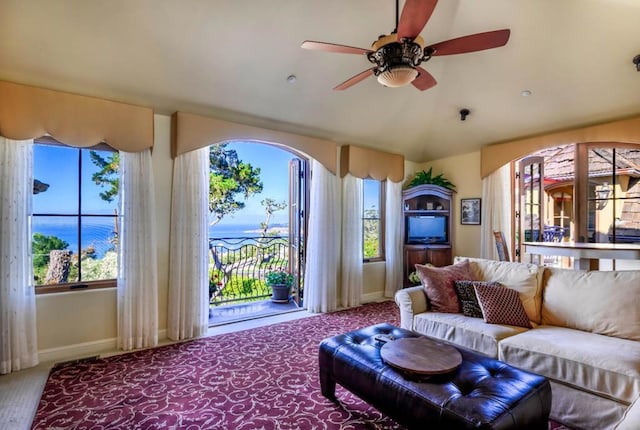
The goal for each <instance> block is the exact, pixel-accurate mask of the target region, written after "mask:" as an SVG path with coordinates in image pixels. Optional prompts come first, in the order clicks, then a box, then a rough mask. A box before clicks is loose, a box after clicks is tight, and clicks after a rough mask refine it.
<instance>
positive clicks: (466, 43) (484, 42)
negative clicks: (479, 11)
mask: <svg viewBox="0 0 640 430" xmlns="http://www.w3.org/2000/svg"><path fill="white" fill-rule="evenodd" d="M510 34H511V30H509V29H505V30H495V31H487V32H486V33H477V34H470V35H469V36H463V37H458V38H456V39H451V40H445V41H444V42H440V43H436V44H435V45H431V46H429V47H427V48H425V51H428V50H429V49H433V50H434V53H433V54H432V55H453V54H464V53H467V52H475V51H482V50H484V49H491V48H498V47H500V46H504V45H506V44H507V42H508V41H509V35H510Z"/></svg>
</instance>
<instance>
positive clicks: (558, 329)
mask: <svg viewBox="0 0 640 430" xmlns="http://www.w3.org/2000/svg"><path fill="white" fill-rule="evenodd" d="M464 259H465V258H464V257H456V262H461V261H462V260H464ZM468 260H469V262H470V265H471V269H472V271H473V272H474V275H475V278H476V279H477V280H484V281H497V282H500V283H501V284H502V285H504V286H506V287H509V288H512V289H515V290H517V291H518V293H519V297H520V300H521V301H522V304H523V306H524V309H525V311H526V313H527V316H528V318H529V320H530V321H531V324H532V326H533V328H531V329H528V328H523V327H515V326H509V325H499V324H488V323H486V322H484V320H483V319H482V318H472V317H468V316H464V315H463V314H462V313H441V312H432V311H430V310H429V304H428V300H427V296H426V293H425V289H424V288H423V287H422V286H417V287H410V288H406V289H403V290H400V291H398V293H397V294H396V297H395V300H396V303H397V304H398V306H399V308H400V319H401V326H402V327H403V328H405V329H409V330H413V331H416V332H418V333H421V334H424V335H427V336H431V337H436V338H439V339H443V340H446V341H449V342H452V343H454V344H457V345H460V346H463V347H466V348H470V349H473V350H476V351H479V352H482V353H484V354H486V355H489V356H491V357H495V358H498V359H500V360H502V361H505V362H507V363H509V364H511V365H514V366H517V367H520V368H522V369H526V370H530V371H533V372H536V373H539V374H542V375H545V376H546V377H548V378H549V380H550V381H551V386H552V392H553V404H552V410H551V417H552V418H553V419H555V420H557V421H559V422H562V423H564V424H566V425H568V426H570V427H572V428H575V429H594V430H606V429H612V428H614V427H615V426H616V423H617V422H619V421H620V420H621V419H622V418H623V415H624V414H625V411H626V410H627V408H628V407H629V405H630V404H631V403H632V402H634V400H635V399H637V398H638V397H639V396H640V271H626V272H623V271H619V272H597V271H593V272H587V271H577V270H567V269H556V268H544V267H539V266H536V265H533V264H526V263H512V262H500V261H493V260H483V259H475V258H469V259H468ZM637 415H638V414H636V417H637ZM628 421H629V418H627V423H626V424H627V425H629V422H628ZM634 425H635V424H634V423H632V424H631V427H629V428H633V426H634ZM620 428H622V427H620ZM625 428H627V427H625ZM637 428H638V429H640V423H638V427H637Z"/></svg>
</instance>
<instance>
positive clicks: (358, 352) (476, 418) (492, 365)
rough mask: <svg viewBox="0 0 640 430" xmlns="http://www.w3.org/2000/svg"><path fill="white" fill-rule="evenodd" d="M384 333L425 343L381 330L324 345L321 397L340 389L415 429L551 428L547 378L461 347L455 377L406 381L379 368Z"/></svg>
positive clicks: (360, 332)
mask: <svg viewBox="0 0 640 430" xmlns="http://www.w3.org/2000/svg"><path fill="white" fill-rule="evenodd" d="M380 334H384V335H390V336H393V337H394V338H401V337H419V336H420V335H418V334H415V333H413V332H410V331H408V330H404V329H401V328H397V327H394V326H392V325H390V324H378V325H374V326H371V327H367V328H363V329H360V330H355V331H352V332H349V333H346V334H342V335H339V336H334V337H331V338H328V339H325V340H323V341H322V343H321V344H320V353H319V354H320V355H319V360H320V382H321V387H322V394H323V395H325V396H326V397H328V398H330V399H333V400H335V384H336V383H339V384H340V385H342V386H343V387H344V388H346V389H348V390H349V391H351V392H353V393H354V394H356V395H358V396H359V397H360V398H362V399H363V400H365V401H367V402H368V403H370V404H371V405H373V406H375V407H376V408H378V409H379V410H380V411H381V412H383V413H385V414H387V415H389V416H390V417H392V418H394V419H395V420H396V421H398V422H399V423H401V424H403V425H405V426H407V427H408V428H410V429H413V428H416V429H417V428H421V429H426V428H428V429H447V430H449V429H520V430H527V429H531V430H533V429H540V430H543V429H544V430H546V429H547V426H548V419H549V411H550V408H551V388H550V385H549V381H547V379H546V378H544V377H543V376H540V375H536V374H533V373H529V372H525V371H522V370H519V369H516V368H515V367H512V366H510V365H508V364H506V363H503V362H500V361H498V360H495V359H493V358H489V357H487V356H484V355H481V354H478V353H476V352H473V351H469V350H466V349H462V348H459V347H458V350H459V351H460V353H461V354H462V359H463V361H462V365H461V366H460V368H458V369H457V370H456V371H455V372H452V373H450V374H447V375H440V376H437V377H432V378H430V379H425V380H422V381H421V380H412V379H407V377H406V375H404V374H403V373H402V372H400V371H397V370H395V369H394V368H392V367H391V366H388V365H386V364H385V363H384V362H383V361H382V358H381V357H380V348H381V347H382V343H380V342H378V341H377V340H376V339H375V336H376V335H380Z"/></svg>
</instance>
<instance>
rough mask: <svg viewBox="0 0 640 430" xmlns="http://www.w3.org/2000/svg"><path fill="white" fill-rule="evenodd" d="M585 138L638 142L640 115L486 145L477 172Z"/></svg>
mask: <svg viewBox="0 0 640 430" xmlns="http://www.w3.org/2000/svg"><path fill="white" fill-rule="evenodd" d="M587 142H620V143H638V144H640V117H633V118H629V119H624V120H618V121H612V122H607V123H603V124H597V125H591V126H586V127H578V128H574V129H571V130H564V131H557V132H553V133H547V134H542V135H538V136H533V137H528V138H525V139H518V140H512V141H510V142H503V143H497V144H494V145H489V146H485V147H484V148H482V149H481V151H480V174H481V175H482V177H483V178H485V177H487V176H488V175H490V174H491V173H493V172H494V171H496V170H497V169H498V168H500V167H501V166H503V165H505V164H506V163H508V162H510V161H513V160H516V159H518V158H521V157H523V156H525V155H527V154H530V153H532V152H535V151H538V150H540V149H543V148H548V147H551V146H558V145H565V144H570V143H587Z"/></svg>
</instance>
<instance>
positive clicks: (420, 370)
mask: <svg viewBox="0 0 640 430" xmlns="http://www.w3.org/2000/svg"><path fill="white" fill-rule="evenodd" d="M380 355H381V356H382V359H383V360H384V362H385V363H387V364H388V365H390V366H393V367H395V368H398V369H400V370H403V371H405V372H410V373H415V374H418V375H440V374H442V373H448V372H452V371H454V370H456V369H457V368H458V367H460V365H461V364H462V356H461V355H460V352H459V351H458V350H457V349H455V348H454V347H452V346H449V345H444V344H442V343H439V342H435V341H433V340H430V339H427V338H424V337H405V338H402V339H397V340H394V341H390V342H387V343H385V344H384V345H383V346H382V348H381V349H380Z"/></svg>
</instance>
